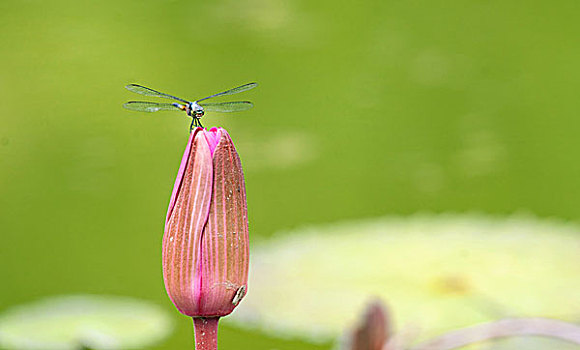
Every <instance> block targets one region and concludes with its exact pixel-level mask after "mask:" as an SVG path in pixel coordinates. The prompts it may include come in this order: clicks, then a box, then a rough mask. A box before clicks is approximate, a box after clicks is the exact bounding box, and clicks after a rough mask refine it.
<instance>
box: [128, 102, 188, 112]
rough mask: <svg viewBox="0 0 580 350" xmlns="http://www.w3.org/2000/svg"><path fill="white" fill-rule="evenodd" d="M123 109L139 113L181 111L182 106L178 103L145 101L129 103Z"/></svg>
mask: <svg viewBox="0 0 580 350" xmlns="http://www.w3.org/2000/svg"><path fill="white" fill-rule="evenodd" d="M123 107H125V108H127V109H130V110H132V111H138V112H157V111H179V110H181V109H182V106H181V105H179V104H177V103H156V102H145V101H129V102H127V103H125V104H124V105H123Z"/></svg>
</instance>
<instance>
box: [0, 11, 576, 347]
mask: <svg viewBox="0 0 580 350" xmlns="http://www.w3.org/2000/svg"><path fill="white" fill-rule="evenodd" d="M578 10H580V5H579V4H578V2H577V1H573V0H560V1H556V2H529V1H468V2H465V1H444V2H443V1H441V2H427V1H425V2H418V1H410V2H405V1H372V2H370V1H367V2H334V1H333V2H331V1H316V2H310V1H281V0H273V1H258V0H244V1H234V0H219V1H212V2H209V1H208V2H202V1H108V0H104V1H76V2H69V1H50V2H48V1H35V0H30V1H14V0H3V1H2V2H0V33H1V34H0V66H1V67H2V68H1V69H0V96H1V102H0V169H1V171H0V227H1V228H2V229H1V241H0V276H2V288H1V289H2V291H1V292H0V293H1V294H0V310H1V309H4V308H6V307H9V306H11V305H14V304H19V303H24V302H27V301H30V300H34V299H37V298H40V297H42V296H46V295H54V294H63V293H65V294H68V293H98V294H101V293H102V294H120V295H129V296H134V297H139V298H143V299H147V300H151V301H154V302H156V303H159V304H161V305H167V307H168V309H169V310H171V312H173V309H171V304H170V302H169V301H168V299H167V297H166V295H165V291H164V287H163V281H162V276H161V267H160V260H161V257H160V255H161V251H160V242H161V236H162V233H163V224H164V217H165V211H166V209H167V205H168V201H169V196H170V193H171V189H172V186H173V181H174V176H175V174H176V172H177V167H178V165H179V160H180V158H181V154H182V152H183V149H184V146H185V143H186V141H187V136H188V134H187V133H188V126H189V120H188V119H187V118H185V116H184V115H182V114H180V113H170V112H164V113H162V112H159V113H156V114H144V113H136V112H130V111H127V110H124V109H122V108H121V104H122V103H123V102H125V101H127V100H131V99H135V98H137V97H138V96H136V95H134V94H131V93H130V92H128V91H126V90H124V89H123V86H124V85H126V84H128V83H139V84H143V85H146V86H151V87H153V88H156V89H160V90H162V91H166V92H169V93H174V94H176V95H178V96H181V97H185V98H199V97H203V96H206V95H209V94H211V93H214V92H217V91H221V90H223V89H227V88H230V87H234V86H237V85H240V84H243V83H246V82H250V81H257V82H259V83H260V86H259V87H258V88H257V89H254V90H252V91H249V92H247V93H245V94H244V95H243V99H249V100H251V101H252V102H254V104H255V108H254V109H253V110H251V111H248V112H241V113H236V114H235V115H234V114H232V115H223V116H222V115H216V114H214V115H212V114H208V115H206V117H205V118H204V124H205V125H206V126H212V125H221V126H223V127H225V128H226V129H228V131H229V132H230V134H231V136H232V138H233V139H234V142H236V144H237V146H238V151H239V153H240V156H241V158H242V161H243V165H244V168H245V172H246V183H247V191H248V201H249V202H248V207H249V216H250V220H251V222H250V230H251V235H252V238H253V239H254V240H260V239H264V238H266V237H268V236H270V235H272V234H273V233H274V232H276V231H277V230H281V229H287V228H292V227H296V226H302V225H305V224H312V223H326V222H334V221H337V220H343V219H351V218H363V217H374V216H380V215H385V214H410V213H415V212H418V211H434V212H444V211H460V212H462V211H471V210H475V211H483V212H487V213H497V214H504V213H506V214H507V213H513V212H514V211H519V210H524V211H529V212H531V213H534V214H537V215H538V216H541V217H558V218H563V219H572V220H579V219H580V186H579V184H578V181H579V180H578V179H580V162H578V149H579V147H580V137H578V135H580V118H579V112H580V99H579V98H578V91H580V68H579V62H580V40H579V39H578V38H579V37H580V22H578ZM250 292H251V291H250ZM174 314H175V319H176V323H177V324H178V329H177V331H176V333H174V334H173V336H172V337H171V340H169V341H168V342H166V343H164V344H162V345H160V346H159V347H158V348H159V349H170V348H171V349H177V348H187V347H188V346H189V347H191V343H192V340H191V334H190V326H191V325H190V323H189V321H188V320H187V319H185V318H184V317H181V316H179V315H178V314H177V312H174ZM305 317H306V318H307V315H305ZM220 342H221V343H220V344H222V348H224V349H234V348H253V349H298V348H300V349H315V348H326V347H327V346H325V345H318V346H315V345H307V344H304V343H299V342H292V341H288V340H280V339H274V338H268V337H266V336H264V335H261V334H260V333H258V332H247V331H241V330H238V329H235V328H232V327H223V328H222V329H221V338H220Z"/></svg>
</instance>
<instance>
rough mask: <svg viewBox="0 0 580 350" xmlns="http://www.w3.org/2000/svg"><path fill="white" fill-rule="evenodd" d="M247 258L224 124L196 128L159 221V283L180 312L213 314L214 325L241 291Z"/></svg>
mask: <svg viewBox="0 0 580 350" xmlns="http://www.w3.org/2000/svg"><path fill="white" fill-rule="evenodd" d="M248 262H249V242H248V217H247V208H246V189H245V184H244V175H243V173H242V165H241V162H240V158H239V157H238V153H237V152H236V149H235V147H234V144H233V142H232V139H231V138H230V135H228V133H227V132H226V131H225V130H224V129H222V128H212V129H211V130H209V131H208V130H206V129H202V128H196V129H195V130H193V132H192V133H191V136H190V138H189V142H188V144H187V148H186V149H185V154H184V155H183V159H182V161H181V166H180V168H179V173H178V174H177V179H176V181H175V186H174V188H173V194H172V196H171V202H170V204H169V211H168V212H167V218H166V221H165V234H164V236H163V278H164V280H165V288H166V289H167V293H168V294H169V297H170V298H171V301H172V302H173V304H175V306H176V307H177V309H178V310H179V311H180V312H181V313H183V314H185V315H188V316H191V317H196V318H200V317H202V318H203V319H197V321H198V322H201V321H203V322H207V318H215V327H216V331H217V318H218V317H219V316H225V315H227V314H229V313H231V312H232V311H233V310H234V308H235V307H236V306H237V305H238V303H239V302H240V300H241V299H242V298H243V297H244V295H245V293H246V290H247V283H248ZM194 320H196V319H195V318H194ZM212 322H213V321H212ZM196 325H197V324H196ZM196 328H197V327H196Z"/></svg>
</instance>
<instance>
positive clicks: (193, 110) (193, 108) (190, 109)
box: [187, 102, 205, 118]
mask: <svg viewBox="0 0 580 350" xmlns="http://www.w3.org/2000/svg"><path fill="white" fill-rule="evenodd" d="M204 112H205V110H204V109H203V107H202V106H200V105H198V104H197V102H190V103H189V105H188V106H187V115H188V116H190V117H194V118H201V117H203V114H204Z"/></svg>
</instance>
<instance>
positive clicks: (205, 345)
mask: <svg viewBox="0 0 580 350" xmlns="http://www.w3.org/2000/svg"><path fill="white" fill-rule="evenodd" d="M219 319H220V318H219V316H215V317H194V318H193V329H194V332H195V350H217V348H218V347H217V345H218V344H217V335H218V321H219Z"/></svg>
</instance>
